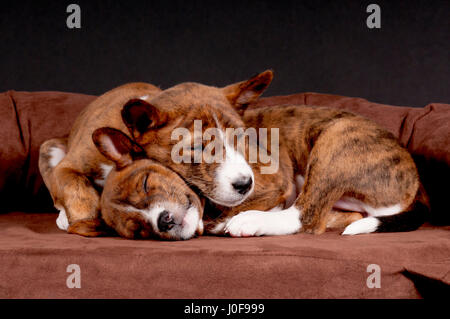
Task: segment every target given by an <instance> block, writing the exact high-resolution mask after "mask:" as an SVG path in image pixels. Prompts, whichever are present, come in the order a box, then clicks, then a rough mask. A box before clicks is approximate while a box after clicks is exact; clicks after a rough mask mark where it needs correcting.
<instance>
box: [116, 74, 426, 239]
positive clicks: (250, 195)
mask: <svg viewBox="0 0 450 319" xmlns="http://www.w3.org/2000/svg"><path fill="white" fill-rule="evenodd" d="M272 78H273V73H272V71H270V70H269V71H265V72H263V73H261V74H258V75H256V76H254V77H252V78H250V79H249V80H246V81H243V82H238V83H234V84H230V85H228V86H226V87H223V88H217V87H212V86H206V85H203V84H199V83H182V84H179V85H176V86H174V87H172V88H169V89H167V90H164V91H161V92H158V93H156V94H155V95H154V96H152V97H151V98H149V99H146V100H142V99H133V100H130V101H129V102H128V103H126V104H125V105H124V107H123V109H122V118H123V121H124V123H125V125H126V126H127V127H128V129H129V132H130V135H131V137H132V138H133V140H134V141H136V142H137V143H138V144H140V145H141V146H142V148H143V149H144V150H145V152H146V154H147V156H148V157H149V158H152V159H155V160H157V161H159V162H161V163H164V165H166V166H168V167H169V168H171V169H172V170H173V171H175V172H177V173H178V174H179V175H180V176H181V177H182V178H183V179H184V180H185V181H187V183H188V184H189V185H190V186H192V187H195V189H196V191H197V192H198V194H200V195H202V196H204V197H205V198H207V199H208V201H209V202H210V203H212V204H213V206H216V207H217V208H218V211H219V212H220V214H217V215H216V216H214V217H215V218H214V217H213V218H211V223H209V221H208V227H207V231H211V229H212V231H213V232H216V233H220V232H225V233H227V232H228V233H229V234H231V235H233V236H252V235H281V234H292V233H296V232H298V231H304V232H308V233H314V234H321V233H323V232H324V231H325V230H326V228H327V227H328V223H329V220H330V219H329V218H328V216H329V212H330V211H331V210H332V209H333V208H339V209H343V210H349V211H356V212H360V213H363V214H365V215H366V218H363V219H358V220H356V221H355V222H354V223H352V224H351V225H349V226H348V227H347V228H346V229H345V231H344V233H343V234H347V235H354V234H360V233H370V232H389V231H409V230H414V229H416V228H418V227H419V226H420V225H422V223H423V222H424V220H425V218H426V214H427V212H428V211H429V205H428V199H427V196H426V194H425V192H424V190H423V187H422V186H421V183H420V181H419V176H418V173H417V168H416V166H415V163H414V161H413V159H412V157H411V155H410V154H409V153H408V151H407V150H406V149H404V148H403V147H401V146H400V145H399V143H398V141H397V140H396V138H395V137H394V136H393V135H392V134H391V133H389V132H387V131H386V130H385V129H383V128H381V127H379V126H378V125H377V124H375V123H374V122H373V121H370V120H368V119H366V118H363V117H361V116H358V115H355V114H352V113H349V112H344V111H340V110H336V109H330V108H318V107H309V106H301V105H280V106H276V107H266V108H261V109H256V110H248V111H247V112H245V111H246V108H247V106H248V105H249V104H251V103H253V102H255V101H256V100H257V99H258V98H259V96H260V95H261V94H262V92H263V91H264V90H265V89H266V88H267V87H268V85H269V84H270V82H271V81H272ZM229 128H231V129H238V128H256V129H261V128H266V129H268V136H267V138H268V139H269V140H270V139H271V137H270V134H272V133H271V132H272V130H274V132H279V140H278V142H279V143H277V144H276V145H275V148H272V146H271V144H270V143H268V142H267V143H266V145H262V146H263V148H266V149H267V153H268V154H269V157H270V158H271V160H272V161H275V162H277V163H278V167H279V169H278V170H277V171H276V172H274V173H272V174H273V175H275V177H273V176H272V177H267V176H266V177H265V176H263V175H264V174H262V173H261V174H259V173H258V175H256V173H255V170H259V169H261V168H262V167H264V165H263V164H262V163H261V161H259V162H255V163H249V158H248V156H249V154H245V152H246V150H245V149H244V151H239V150H237V149H236V148H235V145H234V144H235V139H236V138H237V139H238V140H239V139H242V138H243V137H244V138H245V134H237V136H236V135H233V134H227V130H228V129H229ZM277 130H279V131H277ZM174 133H175V134H174ZM258 134H259V133H258ZM180 136H181V137H182V138H181V139H179V137H180ZM185 136H188V138H185ZM211 146H212V147H211ZM259 146H261V143H259ZM267 175H270V174H267ZM296 182H297V184H298V185H299V189H300V191H299V192H297V194H298V195H294V196H297V197H296V198H295V200H294V201H293V204H292V205H288V204H287V203H288V200H287V199H288V198H289V197H290V196H291V195H292V194H295V192H294V191H293V189H294V184H295V183H296ZM280 208H281V210H280ZM215 223H216V224H217V225H216V226H217V227H216V226H214V225H215Z"/></svg>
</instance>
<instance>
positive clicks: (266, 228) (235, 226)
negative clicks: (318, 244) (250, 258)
mask: <svg viewBox="0 0 450 319" xmlns="http://www.w3.org/2000/svg"><path fill="white" fill-rule="evenodd" d="M224 226H225V227H224V228H223V231H224V233H225V234H230V235H231V236H232V237H250V236H263V235H265V236H275V235H290V234H295V233H297V232H298V231H299V230H300V227H301V223H300V212H299V211H298V209H297V208H295V207H294V206H292V207H290V208H288V209H284V210H277V209H272V210H269V211H260V210H248V211H245V212H241V213H239V214H237V215H236V216H234V217H232V218H231V219H229V220H228V221H226V223H225V225H224Z"/></svg>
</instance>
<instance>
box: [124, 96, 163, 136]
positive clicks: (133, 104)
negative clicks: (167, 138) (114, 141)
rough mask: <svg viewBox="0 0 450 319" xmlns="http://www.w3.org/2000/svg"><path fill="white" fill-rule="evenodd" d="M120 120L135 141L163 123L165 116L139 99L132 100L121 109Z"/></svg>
mask: <svg viewBox="0 0 450 319" xmlns="http://www.w3.org/2000/svg"><path fill="white" fill-rule="evenodd" d="M121 115H122V120H123V122H124V123H125V125H126V126H127V127H128V129H129V131H130V133H131V136H132V137H133V138H134V139H135V140H136V139H139V138H140V137H141V136H142V135H143V134H144V133H145V132H147V131H148V130H150V129H153V128H158V127H160V126H161V125H162V124H163V123H164V122H165V116H164V114H163V113H162V112H160V111H159V110H158V109H157V108H156V107H154V106H153V105H151V104H150V103H148V102H146V101H144V100H141V99H132V100H130V101H128V102H127V103H126V104H125V105H124V106H123V108H122V112H121Z"/></svg>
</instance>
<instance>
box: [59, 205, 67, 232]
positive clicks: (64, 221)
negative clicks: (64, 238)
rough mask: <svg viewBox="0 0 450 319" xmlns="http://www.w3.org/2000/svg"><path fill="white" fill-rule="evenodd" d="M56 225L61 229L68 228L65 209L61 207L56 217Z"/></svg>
mask: <svg viewBox="0 0 450 319" xmlns="http://www.w3.org/2000/svg"><path fill="white" fill-rule="evenodd" d="M56 226H58V228H59V229H61V230H67V229H68V228H69V220H68V219H67V215H66V211H65V210H64V209H61V210H60V211H59V216H58V218H57V219H56Z"/></svg>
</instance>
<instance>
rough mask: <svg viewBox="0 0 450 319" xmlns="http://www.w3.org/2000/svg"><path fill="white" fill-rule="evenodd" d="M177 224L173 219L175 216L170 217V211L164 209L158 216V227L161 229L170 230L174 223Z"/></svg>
mask: <svg viewBox="0 0 450 319" xmlns="http://www.w3.org/2000/svg"><path fill="white" fill-rule="evenodd" d="M174 224H175V222H174V221H173V218H172V217H170V215H169V212H168V211H166V210H164V211H162V212H161V214H159V217H158V228H159V231H162V232H164V231H168V230H169V229H171V228H172V227H173V225H174Z"/></svg>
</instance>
